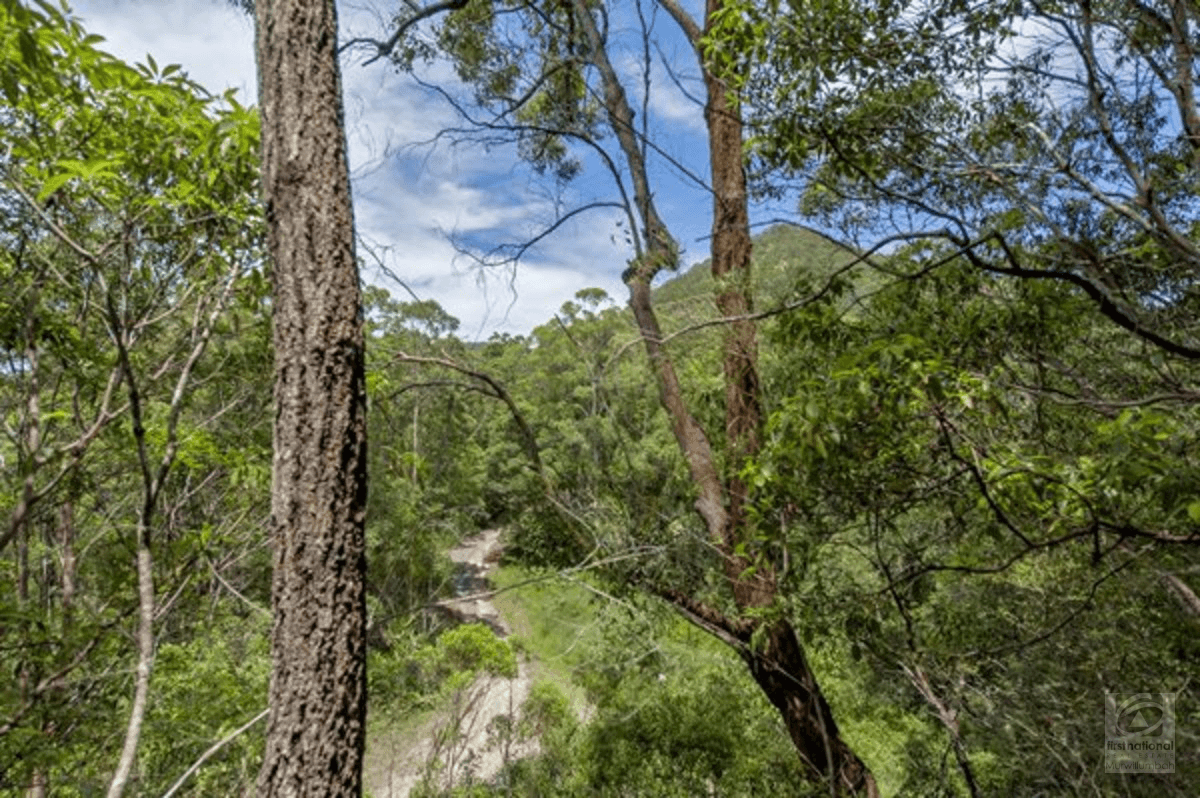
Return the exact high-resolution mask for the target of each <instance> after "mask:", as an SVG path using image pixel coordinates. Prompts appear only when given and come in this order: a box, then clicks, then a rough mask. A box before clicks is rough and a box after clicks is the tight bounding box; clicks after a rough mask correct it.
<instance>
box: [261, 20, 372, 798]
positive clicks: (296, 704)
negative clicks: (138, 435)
mask: <svg viewBox="0 0 1200 798" xmlns="http://www.w3.org/2000/svg"><path fill="white" fill-rule="evenodd" d="M255 11H256V16H257V30H258V33H257V49H258V68H259V100H260V102H261V104H262V119H263V135H262V142H263V191H264V195H265V198H266V204H267V208H266V211H267V224H268V228H267V231H268V249H269V251H270V256H271V268H272V274H271V276H272V285H273V294H272V295H273V307H272V310H273V314H274V316H273V322H274V344H273V346H274V352H275V455H274V463H273V483H272V493H271V515H272V524H271V525H272V531H271V537H272V546H273V549H274V563H275V567H274V581H273V586H272V608H273V611H274V626H273V630H272V639H271V653H272V660H273V670H272V674H271V688H270V715H269V717H268V721H267V722H268V728H267V749H266V754H265V758H264V760H263V765H262V771H261V773H260V775H259V785H258V789H259V794H260V795H264V796H300V795H313V796H316V795H322V796H333V795H345V796H357V795H360V794H361V793H362V757H363V746H364V741H365V732H366V728H365V722H366V621H367V618H366V590H365V581H366V561H365V556H364V551H365V540H364V516H365V512H366V498H367V480H366V467H367V459H366V386H365V379H364V373H363V364H364V353H363V330H362V300H361V296H360V292H359V283H358V267H357V262H356V259H355V250H354V217H353V209H352V206H351V198H350V177H349V169H348V165H347V161H346V143H345V133H344V130H343V122H342V94H341V78H340V73H339V68H338V62H337V16H336V11H335V8H334V3H333V0H275V1H273V2H260V3H257V4H256V9H255Z"/></svg>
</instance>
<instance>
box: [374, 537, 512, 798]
mask: <svg viewBox="0 0 1200 798" xmlns="http://www.w3.org/2000/svg"><path fill="white" fill-rule="evenodd" d="M499 553H500V531H499V530H488V531H486V532H483V533H481V534H480V535H477V536H475V537H473V538H468V539H467V540H464V541H463V542H462V544H461V545H460V546H458V547H457V548H455V549H451V550H450V552H449V556H450V559H451V560H453V561H454V562H455V563H458V564H459V565H460V566H461V567H462V568H463V569H464V577H465V578H464V581H463V583H462V587H466V588H471V590H470V593H469V594H468V595H467V596H465V597H461V598H454V599H447V600H446V601H443V602H440V604H441V605H442V606H443V607H444V608H445V609H447V610H448V611H450V612H451V613H452V614H454V615H456V616H458V617H459V618H460V619H462V620H463V621H468V622H469V621H471V620H478V621H483V622H484V623H487V624H489V625H490V626H491V627H492V628H493V629H496V630H497V633H499V634H500V635H501V636H504V635H506V634H508V626H507V625H506V624H505V623H504V620H503V619H502V618H501V617H500V613H499V611H498V610H497V609H496V607H495V605H494V604H492V602H491V601H490V600H489V599H487V598H485V597H482V596H477V595H471V594H475V593H479V592H482V588H483V587H484V585H485V584H486V578H487V574H488V572H489V571H490V570H491V568H492V567H493V565H494V562H495V560H496V559H498V557H499ZM529 671H530V669H529V666H528V665H527V664H526V663H520V664H519V665H518V669H517V676H516V678H514V679H501V678H496V677H492V676H483V677H481V678H480V679H478V680H476V682H475V683H474V684H472V685H471V686H470V687H468V688H467V689H465V690H463V691H462V692H461V693H460V694H459V695H458V696H456V697H455V699H454V701H453V702H452V705H451V706H450V707H449V708H447V709H446V710H445V711H444V712H440V713H438V715H437V717H434V718H433V719H432V720H431V721H429V722H428V723H426V724H424V726H422V727H421V728H419V729H417V730H415V731H413V732H411V733H408V734H404V735H398V736H395V737H393V738H391V739H383V740H381V739H373V740H371V744H370V747H369V750H368V751H367V768H366V769H367V772H366V782H367V784H366V786H367V789H368V790H369V791H370V794H371V795H372V796H374V798H408V794H409V793H410V792H411V791H412V789H413V787H415V786H416V785H417V783H418V782H419V781H420V780H421V778H422V777H423V776H424V775H425V774H426V773H428V772H432V770H431V767H432V765H433V763H434V762H435V761H436V762H440V763H441V765H442V766H443V769H442V770H441V771H440V772H438V774H437V776H436V778H437V780H438V783H439V784H441V785H443V786H449V785H450V784H451V783H462V782H463V781H464V780H466V779H467V778H475V779H478V780H488V779H490V778H492V777H493V776H495V775H496V774H497V773H498V772H499V771H500V769H501V768H502V767H503V766H504V756H505V753H504V751H502V750H500V749H499V748H497V747H489V745H488V743H489V740H488V725H489V724H490V723H491V721H492V719H493V718H495V717H497V716H499V715H510V716H515V715H516V713H517V711H518V710H519V708H520V706H521V704H522V703H524V701H525V699H526V698H527V697H528V696H529V690H530V687H531V686H532V678H531V676H530V672H529ZM454 723H457V724H458V727H459V734H458V735H457V738H456V739H454V740H453V741H452V742H451V743H445V742H442V741H443V740H444V739H445V738H447V737H454V735H450V734H447V733H446V732H447V729H448V727H449V726H451V725H452V724H454ZM535 748H536V747H535V746H529V745H526V746H524V747H520V748H515V749H512V750H510V751H508V755H509V756H510V757H517V756H527V755H529V754H531V753H534V751H535Z"/></svg>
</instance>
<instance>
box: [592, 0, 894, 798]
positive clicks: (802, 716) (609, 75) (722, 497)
mask: <svg viewBox="0 0 1200 798" xmlns="http://www.w3.org/2000/svg"><path fill="white" fill-rule="evenodd" d="M659 1H660V3H661V4H662V6H663V7H664V8H665V9H666V10H667V11H668V13H670V14H671V16H672V17H673V18H674V19H675V20H676V21H677V22H678V23H679V25H680V27H681V28H682V29H683V31H684V34H685V35H686V36H687V37H688V39H689V40H690V41H691V43H692V45H693V46H694V47H695V48H696V51H697V54H698V55H700V54H701V37H702V31H701V30H700V28H699V26H698V25H697V24H696V22H695V21H694V20H693V19H692V18H691V17H690V15H688V13H687V12H686V11H685V10H684V9H683V7H682V5H680V3H679V2H678V0H659ZM722 5H723V0H708V2H707V7H706V10H705V19H706V20H712V19H713V18H715V17H716V16H717V14H718V12H720V11H721V8H722ZM573 6H574V9H575V13H576V19H577V20H578V22H579V24H580V25H581V26H582V29H583V32H584V35H585V36H586V38H587V41H588V45H589V48H590V50H591V60H592V63H593V64H594V65H595V67H596V68H597V70H598V72H599V73H600V77H601V81H602V84H603V101H604V107H605V111H606V113H607V115H608V119H609V124H610V126H611V127H612V129H613V132H614V134H615V135H616V137H617V140H618V142H619V144H620V146H621V150H622V154H623V155H624V156H625V160H626V163H627V165H628V166H629V170H630V174H631V178H632V180H631V182H632V184H633V189H634V196H635V203H636V205H637V211H638V214H639V216H640V217H641V220H642V224H643V228H644V240H645V249H644V250H641V249H639V251H638V253H637V256H636V257H635V258H634V260H633V261H632V262H631V264H630V267H629V269H627V270H626V272H625V275H624V279H625V283H626V285H627V286H628V287H629V292H630V302H629V304H630V308H631V309H632V311H633V314H634V318H635V320H636V322H637V325H638V329H639V331H640V333H641V338H642V341H643V343H644V345H645V348H646V354H647V356H648V358H649V360H650V365H651V368H652V370H653V372H654V375H655V378H656V381H657V383H658V389H659V398H660V401H661V402H662V405H663V407H664V409H665V410H666V411H667V415H668V416H669V418H670V419H671V425H672V430H673V432H674V434H675V439H676V442H677V443H678V445H679V448H680V451H681V452H682V453H683V455H684V458H685V459H686V461H687V464H688V469H689V474H690V476H691V478H692V482H693V483H694V485H695V487H696V490H697V494H698V496H697V501H696V510H697V512H698V513H699V514H700V516H701V517H702V518H703V519H704V522H705V525H706V527H707V531H708V533H709V535H710V536H711V538H712V540H713V543H714V545H715V547H716V548H717V550H718V551H720V553H721V554H722V556H723V557H724V560H725V569H726V576H727V578H728V579H729V580H730V583H731V585H732V587H733V594H734V601H735V604H736V605H737V608H738V609H739V610H740V611H741V612H742V613H743V614H742V617H737V618H729V617H727V616H725V615H724V614H723V613H719V612H716V611H714V610H713V609H712V608H709V607H698V605H697V604H696V603H695V602H693V601H692V600H691V599H690V597H680V596H674V597H673V600H675V602H676V604H677V605H679V606H680V608H681V609H682V610H684V611H685V612H687V613H688V614H689V615H690V616H691V617H693V618H703V620H704V625H705V626H706V628H709V629H713V630H719V631H720V636H721V637H722V639H725V640H726V641H727V642H730V643H731V644H733V645H735V646H736V647H737V648H738V650H739V652H740V653H741V654H742V656H743V657H744V658H745V659H746V661H747V664H748V665H749V666H750V672H751V674H752V675H753V677H754V679H755V681H756V682H757V683H758V685H759V687H760V688H761V689H762V690H763V692H764V694H765V695H766V696H767V698H768V699H769V700H770V701H771V703H772V704H773V705H774V706H775V707H776V708H777V709H778V710H779V712H780V715H781V717H782V718H783V720H784V723H785V724H786V726H787V729H788V733H789V735H790V737H791V739H792V742H793V743H794V744H795V746H796V749H797V753H798V754H799V756H800V759H801V760H802V761H803V762H804V763H805V765H806V766H807V769H808V775H809V778H810V779H812V780H813V781H814V782H816V783H821V784H823V785H825V786H826V788H827V789H828V790H829V792H830V794H831V795H836V796H852V795H863V796H868V797H870V798H873V797H874V796H877V795H878V790H877V788H876V786H875V782H874V779H873V777H872V776H871V773H870V771H869V770H868V769H867V768H866V766H865V765H864V764H863V762H862V760H861V759H859V758H858V756H857V755H856V754H855V753H854V751H853V750H852V749H851V748H850V746H849V745H848V744H847V743H846V742H845V741H844V740H843V739H842V737H841V735H840V734H839V732H838V728H837V724H836V723H834V720H833V715H832V712H831V711H830V708H829V704H828V702H826V700H825V697H824V695H823V694H822V692H821V688H820V685H819V684H818V683H817V680H816V677H815V675H814V674H813V673H812V670H811V669H810V668H809V665H808V661H807V659H806V657H805V655H804V649H803V648H802V647H801V645H800V642H799V639H798V638H797V636H796V633H795V630H794V629H793V627H792V625H791V623H790V622H789V621H787V620H786V619H779V620H775V621H766V620H762V619H761V618H762V613H761V612H755V611H761V610H764V609H768V608H770V607H771V606H772V605H774V604H775V601H776V597H777V596H776V592H777V591H776V587H777V585H776V579H775V575H774V574H773V573H772V572H771V570H770V568H762V567H760V568H759V569H757V570H754V569H750V568H749V566H750V565H751V563H750V562H749V561H748V560H746V559H745V558H744V557H742V556H740V555H738V554H737V553H736V552H737V551H739V544H740V543H741V542H742V539H743V538H744V537H745V536H746V535H745V533H746V523H745V522H746V519H745V506H744V505H745V501H746V486H745V485H744V484H743V482H742V480H741V479H740V478H739V477H738V476H737V469H738V468H740V466H741V464H742V463H743V462H744V461H745V459H746V458H747V457H750V456H753V455H754V454H755V452H756V451H757V448H758V444H759V433H760V430H761V426H762V410H761V404H760V386H759V380H758V371H757V357H758V354H757V342H756V329H755V325H754V322H753V320H752V319H751V318H750V314H751V311H752V309H753V308H752V304H751V301H750V297H751V290H750V249H751V244H750V225H749V218H748V213H747V202H746V178H745V172H744V170H743V166H742V121H741V116H740V109H739V108H737V106H736V104H735V103H734V102H732V101H731V99H730V97H729V94H728V90H727V87H726V85H725V84H724V82H723V81H722V80H720V78H719V77H718V76H716V75H714V74H713V73H712V72H711V71H710V70H709V69H708V68H707V64H706V63H705V62H704V60H703V57H701V63H700V66H701V68H702V70H703V72H704V77H705V88H706V92H707V105H706V107H705V122H706V126H707V128H708V133H709V156H710V163H711V167H712V180H713V184H712V190H713V238H712V272H713V277H714V279H715V282H716V297H715V299H716V303H717V307H718V309H719V310H720V311H721V313H722V315H724V316H726V317H732V319H733V320H732V321H731V323H730V324H729V325H728V329H727V331H726V335H725V340H724V345H723V348H722V359H723V363H724V372H725V385H726V392H725V398H726V408H725V438H726V446H727V448H728V456H727V458H726V461H727V463H728V468H729V471H728V473H727V474H724V475H722V474H721V473H720V471H719V469H718V468H717V461H716V458H715V457H714V455H713V451H712V447H711V445H710V443H709V440H708V437H707V435H706V434H705V432H704V430H703V428H702V427H701V426H700V424H699V423H698V422H697V421H696V419H695V417H694V416H693V415H692V413H691V411H690V410H689V409H688V407H687V403H686V402H685V401H684V398H683V392H682V390H681V387H680V384H679V380H678V377H677V375H676V373H675V369H674V365H673V363H672V361H671V358H670V356H669V355H668V353H667V352H666V350H665V349H664V348H663V336H662V330H661V328H660V325H659V322H658V318H657V314H656V313H655V311H654V307H653V303H652V301H651V291H650V288H651V283H652V281H653V279H654V278H655V276H656V275H657V274H658V273H659V272H660V271H661V270H662V269H663V268H673V267H674V266H675V261H676V257H677V251H678V250H677V247H676V245H675V242H674V240H673V238H672V237H671V235H670V233H669V231H668V230H667V228H666V226H665V225H664V224H663V223H662V221H661V219H660V218H659V216H658V213H657V211H656V209H655V205H654V198H653V194H652V193H651V192H650V189H649V181H648V180H647V179H646V168H645V163H644V161H643V158H642V154H641V150H640V148H639V146H638V142H637V140H636V135H635V132H634V127H633V119H634V115H633V110H632V109H631V108H630V107H629V104H628V101H627V99H626V96H625V92H624V90H623V89H622V87H621V84H620V80H619V77H618V75H617V73H616V70H615V69H614V68H613V66H612V64H611V63H610V62H609V59H608V54H607V52H606V50H605V42H604V40H603V33H602V31H601V29H600V27H599V26H598V25H597V24H596V23H595V20H594V18H593V17H592V13H591V9H590V8H589V6H588V4H587V3H585V2H584V0H573ZM635 240H636V239H635ZM746 574H753V575H751V576H746ZM669 592H670V591H667V593H669ZM747 611H749V612H747ZM764 624H766V626H765V629H763V630H762V631H764V632H765V634H761V635H759V634H755V632H756V631H757V630H758V628H759V627H760V626H762V625H764ZM752 636H753V637H754V638H759V637H761V638H762V639H763V640H764V643H763V644H762V647H761V648H759V647H755V646H752V645H751V644H750V643H751V638H752Z"/></svg>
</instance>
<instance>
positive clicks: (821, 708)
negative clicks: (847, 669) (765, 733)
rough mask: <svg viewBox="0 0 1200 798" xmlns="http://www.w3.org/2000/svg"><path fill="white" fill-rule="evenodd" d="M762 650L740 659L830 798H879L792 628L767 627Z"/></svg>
mask: <svg viewBox="0 0 1200 798" xmlns="http://www.w3.org/2000/svg"><path fill="white" fill-rule="evenodd" d="M768 623H770V625H769V626H768V627H767V629H766V634H765V635H764V638H763V643H762V647H761V649H760V650H753V651H752V650H751V649H750V647H747V649H745V650H744V651H743V658H744V659H745V660H746V664H747V665H749V666H750V673H751V675H752V676H753V677H754V681H756V682H757V683H758V686H759V688H761V689H762V691H763V694H764V695H766V697H767V700H768V701H770V702H771V704H772V705H773V706H774V707H775V708H776V709H777V710H779V715H780V717H782V718H783V722H784V725H785V726H786V727H787V730H788V735H789V736H790V737H791V738H792V744H793V745H795V746H796V750H797V751H798V752H799V754H800V757H801V759H803V760H804V763H805V764H806V765H807V766H808V767H809V768H810V770H811V771H812V773H813V775H814V776H816V777H817V778H819V779H820V780H821V781H823V782H825V784H827V785H830V786H829V788H828V789H829V794H830V795H839V796H864V798H878V796H879V789H878V788H877V787H876V786H875V779H874V777H873V776H872V775H871V772H870V771H869V770H868V769H867V766H866V765H864V764H863V762H862V760H861V759H859V758H858V755H857V754H855V753H854V751H853V749H851V748H850V746H849V745H848V744H847V743H846V741H845V740H844V739H842V736H841V734H840V732H839V731H838V727H837V723H836V722H835V721H834V719H833V712H832V710H830V708H829V703H828V702H827V701H826V700H825V695H824V694H823V693H822V692H821V686H820V685H819V684H818V683H817V677H816V675H815V674H813V672H812V670H811V669H810V668H809V666H808V659H807V657H805V656H804V649H803V648H802V647H801V645H800V641H799V639H798V638H797V637H796V631H795V629H793V628H792V625H791V623H790V622H788V621H787V620H785V619H781V620H778V621H774V622H768Z"/></svg>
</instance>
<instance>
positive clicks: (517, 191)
mask: <svg viewBox="0 0 1200 798" xmlns="http://www.w3.org/2000/svg"><path fill="white" fill-rule="evenodd" d="M76 13H77V14H78V16H80V17H81V18H82V19H83V20H84V24H85V27H86V28H87V29H88V30H89V32H95V33H99V34H100V35H102V36H104V37H105V38H106V39H107V41H106V43H105V45H103V47H104V48H105V49H107V50H108V51H109V52H111V53H113V54H114V55H116V56H118V57H119V58H122V59H124V60H127V61H144V60H145V56H146V53H150V54H151V55H153V57H154V59H155V60H156V61H157V62H158V63H159V65H160V66H162V65H165V64H167V63H178V64H180V65H181V66H182V67H183V68H184V69H185V70H186V71H187V72H188V73H189V74H190V75H191V77H192V78H193V79H194V80H196V81H197V82H199V83H201V84H202V85H204V86H205V87H206V88H208V89H209V90H210V91H212V92H214V93H220V92H222V91H224V90H225V89H226V88H229V87H233V88H237V89H239V91H240V94H241V97H242V99H243V100H244V101H246V102H251V101H253V99H254V97H255V94H256V93H255V86H256V78H255V63H254V51H253V48H254V29H253V28H254V26H253V23H252V21H251V20H250V19H249V17H247V16H246V15H245V14H244V13H242V12H241V11H239V10H237V9H235V8H234V7H232V6H231V5H229V4H228V3H227V2H224V0H191V2H184V1H183V0H79V2H78V4H77V6H76ZM380 19H386V15H384V14H378V13H376V12H372V11H370V10H369V9H364V8H362V7H360V6H354V7H351V6H348V5H343V8H342V25H343V30H352V31H353V32H354V34H355V35H358V34H369V33H371V32H373V31H375V30H379V28H378V25H379V20H380ZM361 60H362V59H361V58H355V57H347V58H344V59H343V67H342V70H343V72H342V75H343V84H344V92H345V96H346V119H347V129H348V139H349V147H350V161H351V169H352V171H353V173H354V192H355V216H356V223H357V226H358V228H359V231H360V234H361V235H362V236H363V237H364V238H365V239H366V240H367V241H370V242H373V243H374V244H376V245H377V246H378V247H379V248H380V250H381V251H382V252H383V253H385V262H386V263H387V266H388V268H390V269H392V270H393V271H394V272H395V273H396V274H397V276H399V278H400V279H401V280H403V281H404V283H405V284H406V285H408V286H409V287H410V288H411V289H412V290H414V291H415V292H416V293H418V294H419V295H420V296H421V297H422V298H432V299H436V300H437V301H438V302H440V303H441V304H442V305H443V306H444V307H445V308H446V309H447V310H448V311H449V312H450V313H452V314H453V315H455V316H457V317H458V318H459V319H460V320H461V322H462V326H461V327H460V333H461V334H463V335H465V336H469V337H473V338H474V337H478V338H486V337H488V335H490V334H491V332H493V331H496V330H501V331H505V332H510V333H526V332H528V331H529V330H530V329H532V328H533V327H534V326H536V325H538V324H541V323H544V322H545V321H546V320H547V319H549V318H550V317H551V315H552V314H553V313H554V312H555V311H556V310H557V309H558V308H559V307H560V306H561V304H562V303H563V302H564V301H566V300H568V299H570V298H571V297H572V296H574V294H575V292H576V291H578V290H579V289H581V288H584V287H589V286H593V285H598V286H600V287H603V288H605V290H607V291H609V293H610V294H612V295H613V296H615V297H622V296H623V291H624V288H623V286H622V285H621V284H620V281H619V279H618V274H619V273H620V270H621V268H622V267H623V259H624V258H625V257H628V255H627V254H625V253H624V250H623V248H622V247H620V246H619V243H620V240H619V237H618V238H617V239H616V244H614V243H613V242H611V241H610V238H612V237H614V235H615V233H616V232H617V229H616V227H615V225H614V224H613V217H612V215H611V214H606V215H592V216H589V217H586V218H584V219H582V220H581V221H579V222H575V223H572V224H570V225H567V226H564V228H563V229H562V230H561V231H559V233H557V234H556V235H555V236H553V237H550V238H548V239H547V240H546V241H545V242H544V243H543V244H542V245H541V246H539V247H538V248H537V249H535V250H531V251H530V253H529V254H528V258H527V259H525V260H523V261H522V264H521V266H520V268H519V269H518V270H517V271H516V272H515V274H514V273H512V272H511V271H509V270H503V269H502V270H498V271H497V270H493V271H488V272H480V271H479V270H478V269H477V268H473V267H472V266H471V265H470V261H469V259H464V258H463V257H462V256H461V255H459V254H458V253H457V252H456V251H455V250H454V248H453V247H452V246H451V245H450V244H449V243H448V241H447V240H446V234H447V233H448V232H453V233H456V234H458V235H460V236H465V237H467V238H469V239H471V240H472V241H475V242H478V243H477V245H478V246H480V247H486V246H492V245H494V244H496V243H499V242H502V241H506V240H509V241H511V240H514V239H519V237H521V236H524V235H530V234H532V232H533V231H536V230H539V229H541V225H544V223H545V222H546V220H547V219H549V218H551V217H552V215H553V214H552V208H551V206H550V202H549V200H548V199H547V198H546V197H544V196H542V195H540V194H539V193H537V192H536V191H535V190H533V188H532V187H531V186H530V184H529V183H528V182H527V177H526V176H525V175H524V172H523V171H522V170H521V168H519V167H518V166H517V158H516V155H515V152H513V151H512V148H511V147H508V148H505V147H501V148H498V149H493V150H491V151H486V150H484V149H483V148H480V147H454V146H451V145H450V144H448V143H445V142H441V143H438V144H437V145H436V146H425V147H418V148H414V147H413V145H414V144H416V143H419V142H430V141H432V140H433V139H434V137H435V136H436V135H437V133H438V131H440V130H443V129H445V128H447V127H450V126H453V125H454V124H456V119H455V116H454V113H453V110H452V109H450V108H449V107H448V106H447V105H446V104H445V103H444V102H442V101H440V100H439V99H438V98H436V97H435V96H432V95H430V94H429V93H428V92H426V91H425V90H423V89H421V88H420V87H418V86H417V85H416V84H415V83H414V82H413V81H412V80H411V79H409V78H407V77H406V76H403V75H399V74H397V73H396V70H395V69H394V68H392V67H390V66H389V65H387V64H385V63H382V62H376V63H375V64H373V65H371V66H369V67H363V66H361ZM435 70H436V71H438V73H439V77H440V78H448V77H449V75H448V74H441V73H444V72H446V69H445V67H444V66H442V67H437V66H435ZM484 241H487V244H486V245H485V244H484V243H483V242H484ZM369 260H370V259H369V258H368V262H369ZM372 275H375V276H374V279H377V280H378V281H379V282H380V283H381V284H383V285H385V286H386V287H388V288H389V290H392V291H393V293H397V294H402V293H403V290H402V289H400V288H399V287H398V286H395V285H394V284H393V285H388V281H387V280H386V279H385V278H384V277H382V276H381V275H380V274H379V273H378V272H376V271H374V270H372V269H370V268H369V269H368V277H372Z"/></svg>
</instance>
